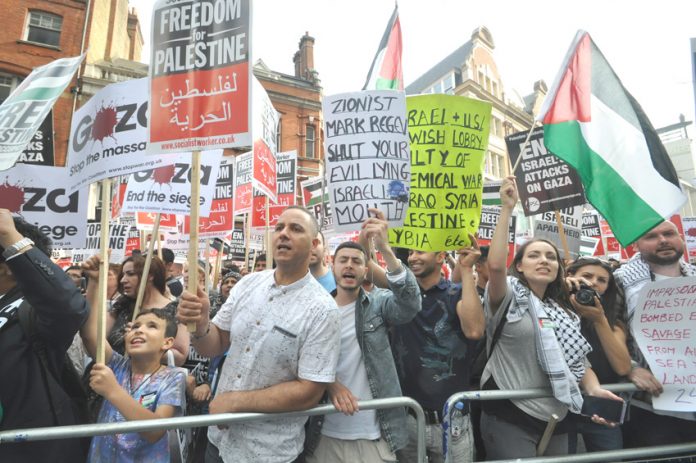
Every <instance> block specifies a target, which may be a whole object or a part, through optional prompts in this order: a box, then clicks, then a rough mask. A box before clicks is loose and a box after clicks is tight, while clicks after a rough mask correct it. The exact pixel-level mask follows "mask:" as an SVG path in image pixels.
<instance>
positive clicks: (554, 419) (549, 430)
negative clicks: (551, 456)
mask: <svg viewBox="0 0 696 463" xmlns="http://www.w3.org/2000/svg"><path fill="white" fill-rule="evenodd" d="M556 424H558V415H556V414H553V415H551V419H550V420H549V423H548V424H547V425H546V429H545V430H544V434H543V435H542V436H541V440H540V441H539V444H538V445H537V452H536V454H537V456H538V457H541V456H543V455H544V453H546V448H547V447H548V446H549V441H551V436H553V431H554V430H555V429H556Z"/></svg>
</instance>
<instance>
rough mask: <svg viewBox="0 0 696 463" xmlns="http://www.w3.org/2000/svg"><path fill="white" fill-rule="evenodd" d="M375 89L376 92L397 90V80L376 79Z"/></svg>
mask: <svg viewBox="0 0 696 463" xmlns="http://www.w3.org/2000/svg"><path fill="white" fill-rule="evenodd" d="M375 85H376V87H375V88H376V89H377V90H398V89H399V79H392V80H389V79H384V78H382V77H378V78H377V83H376V84H375Z"/></svg>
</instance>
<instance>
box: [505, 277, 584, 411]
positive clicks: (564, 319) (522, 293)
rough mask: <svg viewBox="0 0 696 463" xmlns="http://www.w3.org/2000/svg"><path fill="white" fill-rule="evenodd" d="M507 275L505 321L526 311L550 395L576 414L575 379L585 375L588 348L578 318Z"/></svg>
mask: <svg viewBox="0 0 696 463" xmlns="http://www.w3.org/2000/svg"><path fill="white" fill-rule="evenodd" d="M509 278H510V283H511V285H512V290H513V292H514V294H515V301H516V304H513V305H512V306H511V307H510V310H509V311H508V314H507V320H508V322H515V321H518V320H520V319H521V318H522V316H523V315H524V313H525V312H527V311H529V313H530V315H531V316H532V321H533V325H534V338H535V343H536V351H537V361H538V362H539V366H540V367H541V369H542V370H543V371H544V372H545V373H546V374H547V375H548V377H549V381H550V382H551V389H552V391H553V396H554V397H555V398H556V399H557V400H558V401H559V402H561V403H563V404H565V405H566V406H568V408H569V409H570V411H571V412H573V413H580V410H581V408H582V394H581V393H580V387H579V385H578V382H579V381H580V380H581V379H582V377H583V376H584V375H585V357H586V356H587V354H588V353H589V352H591V351H592V347H590V344H589V343H588V342H587V340H586V339H585V338H584V337H583V336H582V334H581V333H580V318H579V317H577V316H576V315H573V314H569V313H568V312H566V311H565V310H563V308H562V307H560V306H559V305H558V304H557V303H556V302H555V301H554V300H552V299H547V300H545V301H542V300H541V299H539V298H538V297H537V296H536V295H534V293H532V292H531V291H530V290H529V288H527V287H526V286H525V285H523V284H522V283H521V282H520V281H519V280H518V279H517V278H514V277H509ZM549 328H553V329H549Z"/></svg>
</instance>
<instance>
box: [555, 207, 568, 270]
mask: <svg viewBox="0 0 696 463" xmlns="http://www.w3.org/2000/svg"><path fill="white" fill-rule="evenodd" d="M553 212H555V213H556V223H557V224H558V234H559V235H560V236H561V244H562V245H563V252H564V253H565V254H564V255H565V259H566V260H570V259H571V257H570V250H569V249H568V239H567V238H566V234H565V228H563V221H562V220H561V213H560V212H558V210H555V211H553Z"/></svg>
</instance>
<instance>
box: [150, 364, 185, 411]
mask: <svg viewBox="0 0 696 463" xmlns="http://www.w3.org/2000/svg"><path fill="white" fill-rule="evenodd" d="M160 405H171V406H173V407H176V408H178V410H177V411H176V413H175V416H177V415H181V414H182V413H181V411H182V410H183V409H184V407H185V405H186V374H185V373H184V371H183V370H182V369H180V368H172V369H171V371H170V372H169V375H168V376H167V378H166V379H164V380H163V381H162V384H161V386H160V390H159V394H158V398H157V406H158V407H159V406H160Z"/></svg>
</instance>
